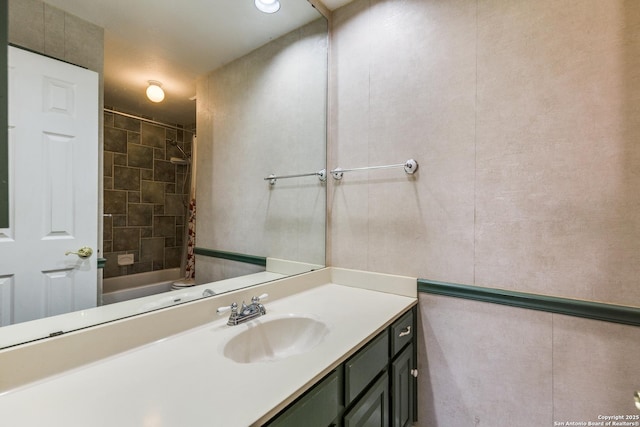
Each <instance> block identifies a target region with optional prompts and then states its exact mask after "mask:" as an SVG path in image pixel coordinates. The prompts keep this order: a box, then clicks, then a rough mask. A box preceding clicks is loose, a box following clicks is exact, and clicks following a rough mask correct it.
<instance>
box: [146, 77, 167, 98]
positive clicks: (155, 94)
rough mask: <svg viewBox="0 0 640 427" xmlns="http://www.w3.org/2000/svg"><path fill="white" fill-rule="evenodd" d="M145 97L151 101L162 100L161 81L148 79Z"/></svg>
mask: <svg viewBox="0 0 640 427" xmlns="http://www.w3.org/2000/svg"><path fill="white" fill-rule="evenodd" d="M147 98H149V101H151V102H162V100H163V99H164V91H163V90H162V83H160V82H157V81H155V80H149V87H147Z"/></svg>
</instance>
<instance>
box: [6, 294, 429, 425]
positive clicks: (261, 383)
mask: <svg viewBox="0 0 640 427" xmlns="http://www.w3.org/2000/svg"><path fill="white" fill-rule="evenodd" d="M416 301H417V300H416V298H415V297H410V296H402V295H396V294H392V293H387V292H379V291H374V290H369V289H363V288H358V287H352V286H345V285H339V284H336V283H333V282H330V283H324V284H319V285H317V286H312V287H308V288H305V289H304V290H301V291H300V292H296V293H294V294H291V295H288V296H285V297H282V298H277V299H273V300H269V299H268V300H266V301H265V302H264V305H265V307H266V309H267V314H266V315H265V316H263V317H261V318H258V319H255V320H251V321H249V322H247V323H244V324H241V325H238V326H232V327H230V326H227V325H226V321H227V316H221V317H217V316H216V318H215V319H212V321H211V322H210V323H207V324H204V325H201V326H197V327H194V328H191V329H188V330H186V331H184V332H181V333H178V334H175V335H172V336H169V337H167V338H164V339H161V340H157V341H154V342H152V343H149V344H145V345H142V346H139V347H136V348H133V349H130V350H128V351H126V352H124V353H120V354H117V355H114V356H111V357H107V358H105V359H101V360H98V361H95V362H93V363H90V364H88V365H83V366H80V367H77V368H75V369H73V370H71V371H66V372H64V373H61V374H58V375H54V376H52V377H48V378H45V379H42V380H40V381H37V382H34V383H30V384H27V385H25V386H22V387H18V388H15V389H12V390H9V391H7V392H5V393H3V394H0V414H2V424H3V425H12V426H13V425H15V426H44V425H46V426H65V427H71V426H89V425H90V426H119V427H124V426H144V427H155V426H158V427H160V426H162V427H167V426H189V427H197V426H229V427H233V426H251V425H261V424H262V423H264V422H265V421H266V420H268V419H269V418H270V417H272V416H273V415H275V414H276V413H277V412H278V411H279V410H281V409H282V408H284V407H285V406H286V405H287V404H288V403H290V402H291V401H292V400H293V399H294V398H295V397H297V396H298V395H300V394H301V393H302V392H303V391H304V390H306V389H307V388H308V387H309V386H310V385H312V384H313V383H315V382H316V381H317V380H319V379H320V378H322V377H323V376H324V375H325V374H327V373H328V372H329V371H330V370H331V369H333V368H334V367H336V366H337V365H339V364H340V363H341V362H342V361H344V360H345V359H346V358H347V357H349V356H350V355H351V354H353V353H354V352H355V351H356V350H357V349H358V348H359V347H360V346H362V345H363V344H364V343H366V342H367V341H368V340H369V339H370V338H372V337H373V336H374V335H375V334H377V333H378V332H379V331H381V330H382V329H383V328H384V327H386V326H387V325H389V324H390V323H391V322H392V321H393V320H395V319H396V318H397V317H398V316H399V315H400V314H401V313H403V312H404V311H405V310H407V309H408V308H410V307H411V306H413V305H415V304H416ZM288 314H300V315H305V316H312V317H315V318H317V319H320V320H322V321H323V322H325V323H326V324H327V325H328V327H329V329H330V332H329V333H328V334H327V335H326V337H325V338H324V340H323V341H321V342H320V344H318V345H317V346H316V347H315V348H313V350H312V351H309V352H307V353H303V354H299V355H295V356H290V357H288V358H285V359H281V360H277V361H270V362H260V363H248V364H241V363H237V362H234V361H232V360H230V359H227V358H226V357H225V356H224V355H223V347H224V345H225V343H226V342H228V340H229V339H230V338H231V337H233V336H235V335H237V334H238V333H239V332H241V331H243V330H246V329H247V328H250V327H251V325H252V324H254V323H255V322H261V321H267V320H268V319H269V318H270V317H272V318H276V317H278V316H284V315H288Z"/></svg>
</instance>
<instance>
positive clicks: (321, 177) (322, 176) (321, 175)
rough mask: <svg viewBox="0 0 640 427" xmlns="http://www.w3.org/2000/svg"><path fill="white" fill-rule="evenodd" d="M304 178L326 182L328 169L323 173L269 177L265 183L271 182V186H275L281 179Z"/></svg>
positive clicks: (322, 171) (272, 175)
mask: <svg viewBox="0 0 640 427" xmlns="http://www.w3.org/2000/svg"><path fill="white" fill-rule="evenodd" d="M303 176H317V177H318V179H319V180H320V181H321V182H325V181H326V180H327V170H326V169H322V170H321V171H318V172H311V173H299V174H296V175H280V176H276V175H274V174H271V175H269V176H268V177H266V178H263V179H264V180H265V181H269V185H275V183H276V181H277V180H279V179H287V178H300V177H303Z"/></svg>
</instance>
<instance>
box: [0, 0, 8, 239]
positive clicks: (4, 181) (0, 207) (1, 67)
mask: <svg viewBox="0 0 640 427" xmlns="http://www.w3.org/2000/svg"><path fill="white" fill-rule="evenodd" d="M8 5H9V1H8V0H0V16H2V18H0V129H4V131H3V132H0V165H2V166H1V167H0V228H8V227H9V126H8V124H9V117H8V109H9V105H8V90H9V88H8V86H9V85H8V83H9V82H8V69H7V64H8V58H7V46H8V41H9V6H8Z"/></svg>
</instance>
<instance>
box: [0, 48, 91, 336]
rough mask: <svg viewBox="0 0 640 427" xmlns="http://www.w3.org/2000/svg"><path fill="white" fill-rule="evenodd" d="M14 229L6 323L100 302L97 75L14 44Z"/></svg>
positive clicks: (1, 239) (5, 238)
mask: <svg viewBox="0 0 640 427" xmlns="http://www.w3.org/2000/svg"><path fill="white" fill-rule="evenodd" d="M9 164H10V168H9V186H10V189H9V194H10V195H9V209H10V214H9V220H10V224H9V228H7V229H0V325H8V324H12V323H19V322H24V321H27V320H33V319H38V318H41V317H47V316H53V315H56V314H62V313H67V312H70V311H75V310H80V309H84V308H89V307H95V306H96V302H97V261H96V260H97V254H96V253H94V254H93V255H92V256H90V257H88V258H81V257H79V256H77V255H74V254H70V255H65V253H66V252H67V251H77V250H78V249H79V248H81V247H85V246H86V247H89V248H91V249H92V250H93V251H94V252H95V251H96V249H97V248H96V246H97V241H98V228H97V218H98V75H97V74H96V73H95V72H93V71H89V70H86V69H83V68H80V67H77V66H75V65H70V64H67V63H65V62H61V61H57V60H54V59H51V58H47V57H44V56H41V55H37V54H34V53H31V52H27V51H24V50H21V49H16V48H13V47H9Z"/></svg>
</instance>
